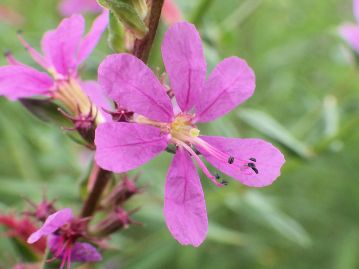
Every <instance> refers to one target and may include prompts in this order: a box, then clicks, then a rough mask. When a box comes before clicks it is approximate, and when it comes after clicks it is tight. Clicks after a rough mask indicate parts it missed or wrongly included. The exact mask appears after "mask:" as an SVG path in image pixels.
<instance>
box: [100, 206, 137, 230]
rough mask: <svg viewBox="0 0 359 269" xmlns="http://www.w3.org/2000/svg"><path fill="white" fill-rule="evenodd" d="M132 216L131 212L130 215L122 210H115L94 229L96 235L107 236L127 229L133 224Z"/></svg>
mask: <svg viewBox="0 0 359 269" xmlns="http://www.w3.org/2000/svg"><path fill="white" fill-rule="evenodd" d="M130 214H131V212H130V213H128V212H126V211H125V210H124V209H122V208H117V209H115V210H114V211H113V212H111V213H110V214H109V215H108V216H107V218H105V219H104V220H103V221H102V222H100V223H99V224H98V225H97V226H96V227H95V228H94V234H95V235H97V236H107V235H110V234H112V233H114V232H117V231H119V230H122V229H127V228H128V227H129V225H130V224H132V223H133V221H132V220H131V219H130Z"/></svg>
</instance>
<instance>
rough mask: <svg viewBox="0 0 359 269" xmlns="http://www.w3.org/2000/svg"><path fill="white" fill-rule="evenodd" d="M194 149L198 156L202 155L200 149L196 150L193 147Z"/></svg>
mask: <svg viewBox="0 0 359 269" xmlns="http://www.w3.org/2000/svg"><path fill="white" fill-rule="evenodd" d="M192 149H193V151H194V152H195V153H196V154H197V155H201V152H200V151H199V150H198V149H196V148H195V147H192Z"/></svg>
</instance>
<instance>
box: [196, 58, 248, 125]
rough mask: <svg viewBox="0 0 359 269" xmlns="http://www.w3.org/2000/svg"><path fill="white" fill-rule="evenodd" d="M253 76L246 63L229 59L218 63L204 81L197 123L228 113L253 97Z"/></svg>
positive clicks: (197, 110)
mask: <svg viewBox="0 0 359 269" xmlns="http://www.w3.org/2000/svg"><path fill="white" fill-rule="evenodd" d="M254 89H255V75H254V72H253V70H252V69H251V68H250V67H249V66H248V64H247V63H246V61H244V60H242V59H240V58H238V57H230V58H227V59H224V60H223V61H222V62H220V63H219V64H218V65H217V66H216V68H215V69H214V70H213V72H212V74H211V75H210V77H209V79H208V80H207V81H206V83H205V86H204V88H203V91H202V98H201V99H200V100H199V101H198V103H197V107H196V115H197V118H198V121H200V122H207V121H211V120H214V119H216V118H218V117H220V116H223V115H224V114H226V113H228V112H230V111H231V110H232V109H234V108H236V107H237V106H238V105H240V104H241V103H243V102H244V101H246V100H247V99H248V98H249V97H251V96H252V95H253V92H254Z"/></svg>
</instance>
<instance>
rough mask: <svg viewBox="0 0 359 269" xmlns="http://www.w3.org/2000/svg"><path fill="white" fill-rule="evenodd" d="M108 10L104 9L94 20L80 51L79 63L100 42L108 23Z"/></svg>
mask: <svg viewBox="0 0 359 269" xmlns="http://www.w3.org/2000/svg"><path fill="white" fill-rule="evenodd" d="M108 16H109V15H108V11H107V10H104V11H103V12H102V14H101V15H100V16H98V17H97V18H96V20H95V21H94V22H93V24H92V27H91V29H90V31H89V32H88V33H87V35H86V36H85V37H84V39H83V41H82V43H81V45H80V49H79V51H78V56H77V60H78V63H77V64H78V65H79V64H81V63H82V62H83V61H84V60H85V59H86V58H87V57H88V56H89V55H90V54H91V52H92V50H93V49H94V48H95V47H96V45H97V43H98V42H99V40H100V38H101V35H102V33H103V32H104V31H105V29H106V27H107V24H108Z"/></svg>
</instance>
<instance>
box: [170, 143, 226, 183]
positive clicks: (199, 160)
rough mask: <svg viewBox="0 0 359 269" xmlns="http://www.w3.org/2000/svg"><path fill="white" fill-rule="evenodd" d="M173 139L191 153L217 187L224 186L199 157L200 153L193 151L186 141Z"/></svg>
mask: <svg viewBox="0 0 359 269" xmlns="http://www.w3.org/2000/svg"><path fill="white" fill-rule="evenodd" d="M173 141H174V142H175V143H177V145H179V146H182V147H184V148H185V149H186V150H187V151H188V152H189V153H191V155H192V157H193V158H194V159H195V160H196V162H197V164H198V166H199V167H200V168H201V170H202V171H203V173H204V174H205V175H206V176H207V177H208V178H209V179H210V180H211V181H212V182H213V183H214V184H215V185H216V186H217V187H222V185H221V184H220V183H218V182H217V181H216V177H215V176H213V175H212V174H211V172H209V171H208V169H207V167H206V166H205V165H204V163H203V162H202V160H201V159H200V158H199V157H198V155H197V154H196V153H195V152H194V151H193V149H192V148H191V147H190V146H188V145H187V144H186V143H184V142H182V141H180V140H178V139H174V138H173Z"/></svg>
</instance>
